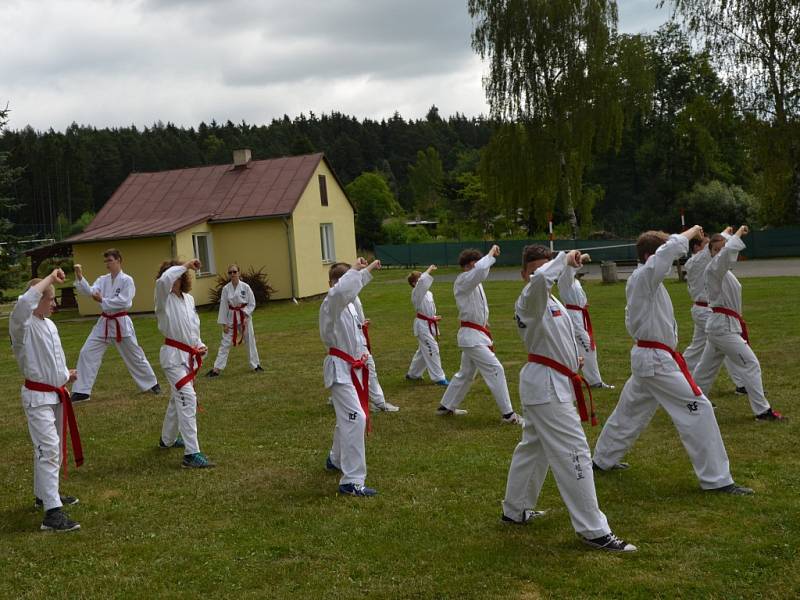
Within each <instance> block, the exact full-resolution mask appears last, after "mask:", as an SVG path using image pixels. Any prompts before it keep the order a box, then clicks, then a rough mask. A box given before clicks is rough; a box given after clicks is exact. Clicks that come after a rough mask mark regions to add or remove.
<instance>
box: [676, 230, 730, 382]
mask: <svg viewBox="0 0 800 600" xmlns="http://www.w3.org/2000/svg"><path fill="white" fill-rule="evenodd" d="M732 233H733V229H732V228H731V227H728V228H726V229H725V231H723V232H722V233H721V234H720V235H722V236H730V235H731V234H732ZM689 250H690V251H691V252H692V256H691V258H689V260H687V261H686V264H685V265H684V269H685V270H686V287H687V289H688V290H689V297H690V298H691V299H692V321H693V322H694V332H693V334H692V341H691V343H690V344H689V345H688V346H687V347H686V350H684V351H683V358H684V359H685V360H686V366H688V367H689V371H690V372H691V373H692V374H694V370H695V368H696V367H697V363H699V362H700V357H701V356H702V355H703V350H705V348H706V339H707V338H708V334H706V323H708V317H710V316H711V314H712V313H711V309H710V308H709V307H708V294H707V293H706V282H705V271H706V267H707V266H708V263H709V262H711V252H709V249H708V237H707V236H705V235H704V236H703V237H702V238H699V239H698V238H694V239H692V240H689ZM725 368H726V369H727V370H728V374H729V375H730V377H731V379H732V380H733V383H734V385H735V386H736V393H737V394H743V393H746V392H745V390H744V387H742V380H741V377H739V375H738V374H737V367H736V363H734V362H733V361H730V360H728V359H727V358H726V359H725Z"/></svg>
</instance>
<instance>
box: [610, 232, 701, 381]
mask: <svg viewBox="0 0 800 600" xmlns="http://www.w3.org/2000/svg"><path fill="white" fill-rule="evenodd" d="M688 248H689V240H687V239H686V238H685V237H684V236H682V235H676V234H673V235H671V236H669V239H668V240H667V242H666V243H665V244H662V245H661V246H659V248H658V250H656V253H655V254H653V255H652V256H649V257H648V258H647V262H645V263H644V264H640V265H639V266H638V267H636V270H635V271H634V272H633V273H631V276H630V277H629V278H628V282H627V284H626V285H625V297H626V299H627V305H626V306H625V327H626V328H627V330H628V333H629V334H630V336H631V337H632V338H633V339H634V341H638V340H643V341H650V342H660V343H662V344H664V345H666V346H669V347H670V348H672V349H673V350H674V349H675V347H676V346H677V344H678V324H677V323H676V322H675V313H674V311H673V309H672V300H671V299H670V297H669V293H668V292H667V289H666V288H665V287H664V283H663V281H664V278H665V277H666V276H667V275H668V274H669V272H670V270H671V269H672V263H673V262H674V261H675V259H677V258H679V257H680V256H682V255H683V254H686V251H687V250H688ZM631 370H632V372H633V374H634V375H638V376H640V377H652V376H654V375H655V374H657V373H672V372H674V371H678V370H679V368H678V365H677V363H676V362H675V360H674V359H673V358H672V357H671V356H670V355H669V354H667V353H666V352H664V351H663V350H656V349H652V348H639V347H638V346H634V347H633V348H632V349H631Z"/></svg>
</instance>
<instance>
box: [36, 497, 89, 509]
mask: <svg viewBox="0 0 800 600" xmlns="http://www.w3.org/2000/svg"><path fill="white" fill-rule="evenodd" d="M59 498H61V504H63V505H64V506H75V505H76V504H78V503H80V500H78V499H77V498H76V497H75V496H59ZM33 508H35V509H36V510H42V509H43V508H44V502H42V499H41V498H34V499H33Z"/></svg>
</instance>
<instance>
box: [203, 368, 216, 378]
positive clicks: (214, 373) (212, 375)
mask: <svg viewBox="0 0 800 600" xmlns="http://www.w3.org/2000/svg"><path fill="white" fill-rule="evenodd" d="M206 377H219V371H215V370H214V369H211V370H210V371H209V372H208V373H206Z"/></svg>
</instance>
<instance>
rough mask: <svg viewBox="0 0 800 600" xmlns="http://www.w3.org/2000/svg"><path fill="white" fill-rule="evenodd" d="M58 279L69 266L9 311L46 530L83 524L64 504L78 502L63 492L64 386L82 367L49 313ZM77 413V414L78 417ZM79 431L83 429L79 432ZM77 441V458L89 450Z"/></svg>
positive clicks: (36, 284) (34, 284)
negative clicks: (72, 361)
mask: <svg viewBox="0 0 800 600" xmlns="http://www.w3.org/2000/svg"><path fill="white" fill-rule="evenodd" d="M56 283H64V272H63V271H62V270H61V269H55V270H54V271H53V272H52V273H50V275H48V276H47V277H45V278H44V279H33V280H31V281H30V282H29V283H28V289H27V290H26V291H25V293H24V294H22V295H21V296H20V297H19V299H18V300H17V303H16V304H15V305H14V308H13V309H12V311H11V315H10V316H9V319H8V320H9V324H8V329H9V334H10V335H11V348H12V350H13V352H14V358H16V360H17V364H18V365H19V370H20V372H21V373H22V376H23V377H25V384H24V385H23V386H22V390H21V393H22V407H23V408H24V409H25V416H26V417H27V419H28V431H29V433H30V436H31V442H32V443H33V493H34V496H35V500H34V505H35V506H36V508H44V511H45V516H44V520H43V521H42V525H41V529H42V530H43V531H61V532H63V531H74V530H76V529H80V527H81V526H80V525H79V524H78V523H77V522H75V521H73V520H72V519H70V518H69V517H68V516H67V514H66V513H65V512H64V511H63V508H62V507H63V506H64V505H71V504H78V499H77V498H75V497H74V496H61V495H60V494H59V489H58V486H59V468H60V467H61V463H62V461H65V460H66V457H64V456H63V455H62V450H63V449H65V448H66V444H65V443H63V438H64V437H65V436H66V435H67V432H66V431H64V429H63V423H64V420H65V419H64V417H65V412H64V411H68V413H67V414H69V413H70V412H71V406H69V403H70V399H69V393H68V392H67V390H66V388H65V387H64V386H65V385H66V384H67V383H68V382H71V381H75V379H76V377H77V372H76V371H75V370H74V369H68V368H67V361H66V358H65V356H64V349H63V348H62V347H61V338H60V337H59V335H58V329H56V326H55V324H54V323H53V322H52V321H51V320H50V319H48V318H47V317H49V316H50V315H51V314H52V313H53V308H54V307H55V288H54V287H53V286H54V284H56ZM73 418H74V417H73ZM75 433H77V432H75ZM79 447H80V444H78V448H75V447H74V446H73V450H74V451H75V458H76V463H77V464H78V465H80V463H81V462H82V461H83V453H82V451H80V450H79Z"/></svg>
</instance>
